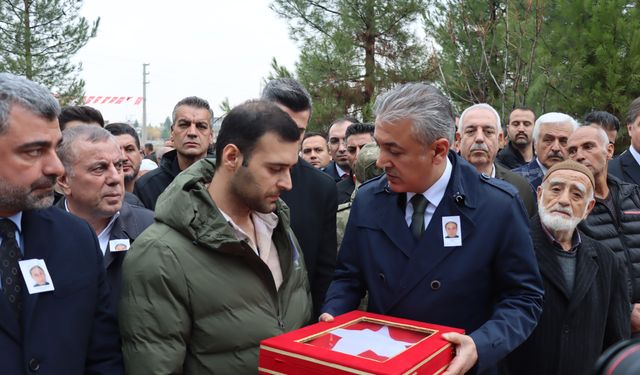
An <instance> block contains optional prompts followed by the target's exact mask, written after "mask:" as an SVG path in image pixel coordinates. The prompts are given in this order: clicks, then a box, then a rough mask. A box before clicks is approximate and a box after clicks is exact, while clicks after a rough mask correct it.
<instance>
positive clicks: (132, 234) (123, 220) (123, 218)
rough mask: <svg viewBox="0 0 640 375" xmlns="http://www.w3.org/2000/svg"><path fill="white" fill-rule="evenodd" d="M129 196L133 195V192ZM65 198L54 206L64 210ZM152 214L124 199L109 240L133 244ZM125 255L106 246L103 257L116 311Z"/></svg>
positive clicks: (150, 219)
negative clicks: (113, 251) (126, 241)
mask: <svg viewBox="0 0 640 375" xmlns="http://www.w3.org/2000/svg"><path fill="white" fill-rule="evenodd" d="M131 196H133V197H135V195H133V194H131ZM65 199H66V198H62V199H60V200H59V201H58V203H56V207H58V208H60V209H62V210H66V209H65ZM153 215H154V214H153V211H151V210H149V209H146V208H144V206H136V205H133V204H130V203H128V202H127V201H126V200H125V201H123V202H122V207H120V216H118V218H117V219H116V220H115V221H114V223H113V227H112V228H111V234H110V236H109V240H110V241H111V240H121V239H128V240H129V244H133V241H134V240H135V239H136V238H137V237H138V236H139V235H140V233H142V232H143V231H144V230H145V229H147V227H148V226H149V225H151V224H153ZM125 255H127V251H122V252H116V253H112V252H111V251H110V249H109V246H107V250H106V251H105V253H104V258H103V264H104V268H105V269H106V270H107V281H108V282H109V287H110V288H111V306H112V307H113V308H114V309H115V310H114V311H116V312H117V311H118V304H119V303H120V292H121V291H122V261H123V260H124V257H125Z"/></svg>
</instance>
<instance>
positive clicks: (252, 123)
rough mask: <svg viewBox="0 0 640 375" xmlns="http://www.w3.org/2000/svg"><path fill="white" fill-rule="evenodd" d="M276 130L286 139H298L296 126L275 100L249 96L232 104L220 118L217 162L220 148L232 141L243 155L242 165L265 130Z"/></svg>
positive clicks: (222, 148)
mask: <svg viewBox="0 0 640 375" xmlns="http://www.w3.org/2000/svg"><path fill="white" fill-rule="evenodd" d="M267 132H270V133H274V134H276V135H277V136H278V137H279V138H280V139H281V140H283V141H286V142H298V140H299V139H300V132H299V130H298V126H297V125H296V123H295V122H294V121H293V120H292V119H291V116H289V115H288V114H287V113H286V112H285V111H283V110H282V109H280V108H279V107H278V106H277V105H275V104H274V103H271V102H268V101H264V100H251V101H248V102H246V103H243V104H240V105H239V106H237V107H235V108H233V109H232V110H231V111H230V112H229V113H227V115H226V116H225V117H224V120H222V124H221V125H220V131H219V133H218V138H217V140H216V165H217V166H219V165H220V163H221V162H222V150H224V148H225V147H226V146H227V145H229V144H234V145H236V147H238V149H239V150H240V152H241V153H242V155H243V156H244V159H243V162H242V165H244V166H246V165H248V164H249V159H250V158H251V153H252V152H253V150H254V148H255V146H256V143H257V142H258V139H259V138H260V137H262V136H263V135H264V134H265V133H267Z"/></svg>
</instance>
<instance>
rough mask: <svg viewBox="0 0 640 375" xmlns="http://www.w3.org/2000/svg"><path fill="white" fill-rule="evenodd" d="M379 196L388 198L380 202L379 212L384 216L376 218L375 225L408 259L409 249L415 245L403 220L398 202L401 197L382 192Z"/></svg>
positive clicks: (402, 210) (402, 209)
mask: <svg viewBox="0 0 640 375" xmlns="http://www.w3.org/2000/svg"><path fill="white" fill-rule="evenodd" d="M381 194H390V196H388V197H385V198H386V199H384V200H382V201H381V204H380V206H379V207H380V212H384V215H378V216H377V217H376V220H377V225H378V227H379V228H380V229H381V230H382V231H383V232H384V233H385V235H386V236H387V238H389V240H390V241H391V242H393V244H394V245H395V246H396V247H397V248H398V249H400V251H402V253H403V254H404V255H405V256H407V257H410V256H411V249H412V248H413V246H415V243H414V240H413V235H412V234H411V230H410V229H409V226H408V225H407V222H406V220H405V218H404V213H405V211H404V208H402V207H401V206H402V204H401V203H400V202H399V201H398V200H399V199H402V197H400V195H399V194H397V193H386V192H383V193H381ZM402 194H404V193H402Z"/></svg>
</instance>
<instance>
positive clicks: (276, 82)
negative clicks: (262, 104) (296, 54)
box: [261, 78, 313, 112]
mask: <svg viewBox="0 0 640 375" xmlns="http://www.w3.org/2000/svg"><path fill="white" fill-rule="evenodd" d="M261 99H263V100H266V101H269V102H276V103H280V104H282V105H283V106H285V107H287V108H289V109H290V110H292V111H293V112H302V111H306V110H309V112H311V109H312V107H313V100H312V99H311V95H309V92H308V91H307V89H305V88H304V86H302V84H301V83H300V82H298V81H296V80H295V79H293V78H277V79H272V80H271V81H269V82H267V85H266V86H265V87H264V89H263V90H262V96H261Z"/></svg>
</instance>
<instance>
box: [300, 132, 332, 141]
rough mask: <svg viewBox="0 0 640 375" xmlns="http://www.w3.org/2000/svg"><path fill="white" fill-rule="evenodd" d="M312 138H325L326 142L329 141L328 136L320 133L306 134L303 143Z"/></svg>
mask: <svg viewBox="0 0 640 375" xmlns="http://www.w3.org/2000/svg"><path fill="white" fill-rule="evenodd" d="M311 137H322V138H324V140H325V141H326V140H327V136H326V135H324V134H322V133H320V132H305V133H304V137H302V141H303V142H304V140H305V139H307V138H311Z"/></svg>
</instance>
